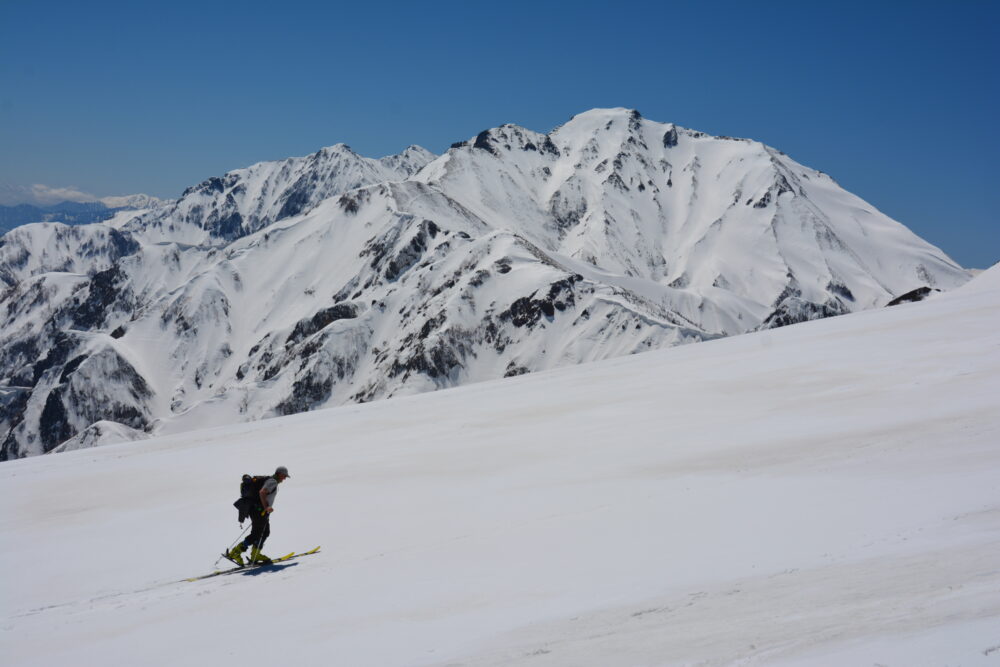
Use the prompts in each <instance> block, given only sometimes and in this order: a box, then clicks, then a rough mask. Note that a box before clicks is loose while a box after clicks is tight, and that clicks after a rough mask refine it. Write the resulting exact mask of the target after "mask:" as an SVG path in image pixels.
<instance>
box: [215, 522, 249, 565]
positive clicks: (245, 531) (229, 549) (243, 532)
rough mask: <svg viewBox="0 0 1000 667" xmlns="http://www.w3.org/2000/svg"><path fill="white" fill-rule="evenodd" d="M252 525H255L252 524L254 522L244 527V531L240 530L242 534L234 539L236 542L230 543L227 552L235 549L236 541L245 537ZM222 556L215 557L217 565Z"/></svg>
mask: <svg viewBox="0 0 1000 667" xmlns="http://www.w3.org/2000/svg"><path fill="white" fill-rule="evenodd" d="M251 526H253V524H252V523H251V524H250V525H249V526H247V527H246V528H244V529H243V530H242V532H240V536H239V537H237V538H236V540H235V541H234V542H233V543H232V544H230V545H229V548H228V549H226V553H227V554H228V553H229V552H230V551H232V550H233V547H235V546H236V542H239V541H240V540H242V539H243V536H244V535H246V534H247V531H248V530H250V527H251ZM222 558H223V556H219V557H218V558H216V559H215V564H216V565H218V564H219V561H220V560H222Z"/></svg>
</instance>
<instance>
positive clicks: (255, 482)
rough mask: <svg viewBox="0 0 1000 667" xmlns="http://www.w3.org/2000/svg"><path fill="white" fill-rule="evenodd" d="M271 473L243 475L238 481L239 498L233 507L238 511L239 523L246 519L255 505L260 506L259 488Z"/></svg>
mask: <svg viewBox="0 0 1000 667" xmlns="http://www.w3.org/2000/svg"><path fill="white" fill-rule="evenodd" d="M270 477H271V475H243V479H242V480H241V481H240V498H239V500H237V501H236V502H235V503H233V507H235V508H236V511H237V512H239V516H240V518H239V522H240V525H242V524H243V522H244V521H246V519H247V517H248V516H250V513H251V512H253V510H254V508H255V507H259V506H260V490H261V488H263V486H264V482H266V481H267V480H268V479H269V478H270Z"/></svg>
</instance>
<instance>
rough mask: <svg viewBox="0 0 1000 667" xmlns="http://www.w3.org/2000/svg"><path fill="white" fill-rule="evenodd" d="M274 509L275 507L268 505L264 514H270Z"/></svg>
mask: <svg viewBox="0 0 1000 667" xmlns="http://www.w3.org/2000/svg"><path fill="white" fill-rule="evenodd" d="M273 511H274V508H273V507H268V508H267V509H265V510H264V514H270V513H271V512H273Z"/></svg>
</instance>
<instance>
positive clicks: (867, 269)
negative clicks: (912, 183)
mask: <svg viewBox="0 0 1000 667" xmlns="http://www.w3.org/2000/svg"><path fill="white" fill-rule="evenodd" d="M73 229H74V231H72V232H71V231H69V228H63V227H61V226H57V225H49V226H44V225H42V226H30V227H29V228H25V229H23V230H20V233H12V234H9V235H8V236H7V237H4V243H3V244H2V246H0V279H2V280H3V281H4V282H5V283H6V284H7V286H8V287H7V289H6V290H5V292H4V293H3V295H2V298H0V305H3V306H5V312H6V313H7V316H6V319H5V321H4V334H3V337H2V338H0V386H6V387H7V389H6V390H5V392H6V393H5V396H7V401H6V402H5V403H4V406H5V407H4V410H3V412H0V416H2V417H3V419H0V434H3V433H6V436H5V437H4V439H3V445H2V448H0V458H15V457H19V456H24V455H31V454H38V453H42V452H44V451H49V450H52V449H55V448H57V447H60V445H63V444H64V443H66V441H67V440H69V439H71V438H73V437H74V435H75V434H79V433H83V432H85V431H86V430H87V429H88V428H89V427H90V426H91V425H92V424H94V423H96V422H101V421H103V422H114V423H117V424H120V425H121V427H120V428H118V427H115V428H111V427H109V426H108V425H107V424H105V426H104V427H103V429H102V431H101V432H102V433H109V432H110V433H130V432H135V431H141V432H145V433H157V434H159V433H170V432H177V431H179V430H189V429H191V428H198V427H201V426H205V425H216V424H224V423H231V422H233V421H245V420H250V419H260V418H265V417H268V416H274V415H279V414H292V413H295V412H301V411H304V410H311V409H315V408H319V407H324V406H332V405H339V404H342V403H345V402H351V401H368V400H375V399H380V398H387V397H391V396H399V395H405V394H411V393H418V392H421V391H428V390H433V389H437V388H443V387H449V386H457V385H460V384H466V383H468V382H476V381H481V380H484V379H492V378H497V377H504V376H510V375H518V374H522V373H525V372H531V371H535V370H542V369H546V368H554V367H558V366H562V365H568V364H575V363H581V362H586V361H593V360H598V359H604V358H608V357H612V356H620V355H624V354H632V353H636V352H640V351H644V350H648V349H656V348H660V347H664V346H669V345H675V344H680V343H684V342H696V341H700V340H710V339H714V338H718V337H722V336H729V335H735V334H739V333H744V332H747V331H753V330H757V329H760V328H769V327H774V326H783V325H787V324H792V323H795V322H800V321H805V320H809V319H816V318H819V317H827V316H831V315H837V314H842V313H846V312H852V311H855V310H861V309H866V308H873V307H879V306H883V305H885V304H887V303H888V302H890V301H891V300H892V299H894V298H896V297H898V296H900V295H902V294H905V293H907V292H910V291H912V290H914V289H919V288H921V287H928V288H934V289H943V290H947V289H951V288H953V287H956V286H958V285H961V284H962V283H964V282H965V281H966V280H968V274H967V272H965V271H964V270H962V269H961V267H959V266H957V265H956V264H955V263H954V262H952V261H951V260H950V259H949V258H947V256H946V255H944V253H942V252H941V251H940V250H938V249H936V248H934V247H933V246H930V245H929V244H927V243H926V242H924V241H922V240H921V239H919V238H918V237H916V236H915V235H914V234H913V233H912V232H910V231H909V230H908V229H906V228H905V227H904V226H902V225H900V224H899V223H897V222H895V221H893V220H891V219H889V218H888V217H886V216H884V215H883V214H881V213H880V212H878V211H877V210H876V209H874V207H871V206H870V205H869V204H867V203H865V202H864V201H863V200H860V199H859V198H857V197H855V196H854V195H851V194H850V193H847V192H846V191H844V190H842V189H841V188H840V187H839V186H837V185H836V183H835V182H834V181H833V179H831V178H830V177H829V176H826V175H825V174H821V173H820V172H817V171H815V170H811V169H809V168H807V167H804V166H802V165H800V164H799V163H797V162H795V161H794V160H792V159H791V158H788V157H787V156H785V155H784V154H783V153H781V152H780V151H777V150H776V149H772V148H770V147H767V146H765V145H764V144H760V143H759V142H754V141H751V140H734V139H731V138H719V137H712V136H711V135H707V134H704V133H700V132H697V131H694V130H688V129H685V128H681V127H679V126H676V125H674V124H670V123H656V122H654V121H648V120H646V119H644V118H643V117H642V116H641V115H640V114H639V113H638V112H637V111H634V110H628V109H596V110H591V111H588V112H584V113H583V114H577V115H576V116H574V117H573V118H572V119H570V120H569V121H567V122H566V123H564V124H562V125H561V126H559V127H557V128H555V129H554V130H552V131H551V132H549V133H547V134H542V133H538V132H534V131H532V130H527V129H525V128H520V127H518V126H515V125H509V124H508V125H502V126H499V127H497V128H490V129H488V130H485V131H483V132H481V133H479V134H478V135H476V136H475V137H472V138H470V139H468V140H466V141H463V142H456V144H454V145H453V146H452V147H451V148H450V149H449V150H448V151H446V152H445V153H444V154H443V155H440V156H433V154H431V153H429V152H428V151H426V150H424V149H421V148H419V147H415V146H411V147H409V148H407V149H406V150H404V151H403V152H402V153H400V154H399V155H397V156H387V157H385V158H380V159H378V160H375V159H371V158H365V157H363V156H360V155H358V154H357V153H355V152H354V151H353V150H351V149H350V148H349V147H347V146H346V145H344V144H336V145H334V146H331V147H327V148H324V149H321V150H320V151H317V152H316V153H313V154H310V155H308V156H304V157H301V158H288V159H286V160H279V161H275V162H264V163H258V164H256V165H251V166H250V167H246V168H243V169H238V170H234V171H231V172H227V174H225V175H223V176H221V177H213V178H210V179H207V180H205V181H203V182H202V183H200V184H198V185H196V186H192V187H191V188H188V190H186V191H185V193H184V194H183V195H182V196H181V197H180V198H179V199H178V200H177V201H176V202H174V203H173V204H171V205H169V206H166V207H161V208H158V209H155V210H153V211H150V212H147V213H145V214H143V215H139V216H137V217H133V218H131V219H129V220H125V221H123V222H122V224H120V225H114V226H109V225H91V226H87V227H80V228H73ZM77 248H87V249H88V250H87V251H86V252H83V253H81V252H78V251H77V250H76V249H77ZM88 383H98V384H101V385H102V391H103V392H104V394H102V395H101V396H100V397H99V400H95V399H94V397H91V396H88V395H87V392H86V390H85V387H86V386H87V385H88ZM129 429H131V431H129ZM64 436H65V437H64ZM102 437H103V436H102ZM104 439H106V438H104ZM83 440H86V441H88V442H94V441H103V440H102V438H95V437H87V438H83ZM62 449H65V447H63V448H62Z"/></svg>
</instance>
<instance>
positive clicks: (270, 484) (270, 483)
mask: <svg viewBox="0 0 1000 667" xmlns="http://www.w3.org/2000/svg"><path fill="white" fill-rule="evenodd" d="M262 490H263V491H264V495H265V496H266V497H267V506H268V507H273V506H274V497H275V496H276V495H278V480H276V479H275V478H273V477H268V478H267V479H266V480H264V486H263V487H262Z"/></svg>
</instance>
